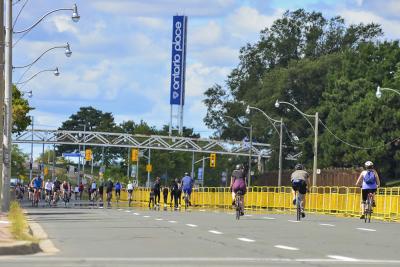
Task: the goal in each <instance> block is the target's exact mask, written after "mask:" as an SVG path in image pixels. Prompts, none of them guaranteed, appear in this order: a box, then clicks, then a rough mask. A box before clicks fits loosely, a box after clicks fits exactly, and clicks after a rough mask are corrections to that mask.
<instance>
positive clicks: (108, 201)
mask: <svg viewBox="0 0 400 267" xmlns="http://www.w3.org/2000/svg"><path fill="white" fill-rule="evenodd" d="M111 198H112V192H107V207H111Z"/></svg>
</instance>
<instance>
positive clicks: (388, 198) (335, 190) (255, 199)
mask: <svg viewBox="0 0 400 267" xmlns="http://www.w3.org/2000/svg"><path fill="white" fill-rule="evenodd" d="M170 194H171V192H169V193H168V199H167V202H168V203H166V204H168V205H170V201H171V195H170ZM149 195H150V189H149V188H142V187H139V188H135V190H134V192H133V201H134V202H136V203H140V204H141V205H144V206H145V205H147V204H148V202H149ZM182 197H183V194H182V195H181V198H182ZM120 200H121V201H127V200H128V193H127V192H125V191H121V199H120ZM375 201H376V207H375V208H374V214H373V215H374V217H375V218H376V219H383V220H391V221H398V220H400V188H399V187H393V188H379V190H378V191H377V195H376V200H375ZM191 202H192V205H194V206H198V207H208V208H231V205H232V194H231V192H230V190H229V188H227V187H201V188H195V189H193V193H192V196H191ZM360 203H361V189H360V188H356V187H338V186H335V187H326V186H325V187H322V186H321V187H311V188H310V192H309V193H308V194H307V195H306V208H305V209H306V211H308V212H315V213H321V214H336V215H342V216H359V215H360V209H361V205H360ZM160 204H162V205H163V204H164V199H163V195H162V192H161V197H160ZM245 207H246V209H251V210H263V211H286V212H294V211H295V210H294V208H295V207H294V206H293V204H292V192H291V188H290V187H271V186H254V187H249V188H247V193H246V195H245Z"/></svg>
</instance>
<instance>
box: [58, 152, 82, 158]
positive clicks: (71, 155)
mask: <svg viewBox="0 0 400 267" xmlns="http://www.w3.org/2000/svg"><path fill="white" fill-rule="evenodd" d="M62 156H63V157H64V158H65V157H82V154H81V153H62Z"/></svg>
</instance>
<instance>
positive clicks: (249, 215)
mask: <svg viewBox="0 0 400 267" xmlns="http://www.w3.org/2000/svg"><path fill="white" fill-rule="evenodd" d="M251 216H253V215H251V214H245V215H244V217H251Z"/></svg>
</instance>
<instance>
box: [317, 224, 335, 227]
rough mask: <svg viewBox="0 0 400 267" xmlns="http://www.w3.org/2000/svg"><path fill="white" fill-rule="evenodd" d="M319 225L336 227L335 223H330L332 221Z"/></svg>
mask: <svg viewBox="0 0 400 267" xmlns="http://www.w3.org/2000/svg"><path fill="white" fill-rule="evenodd" d="M319 225H321V226H329V227H335V225H334V224H330V223H320V224H319Z"/></svg>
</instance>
